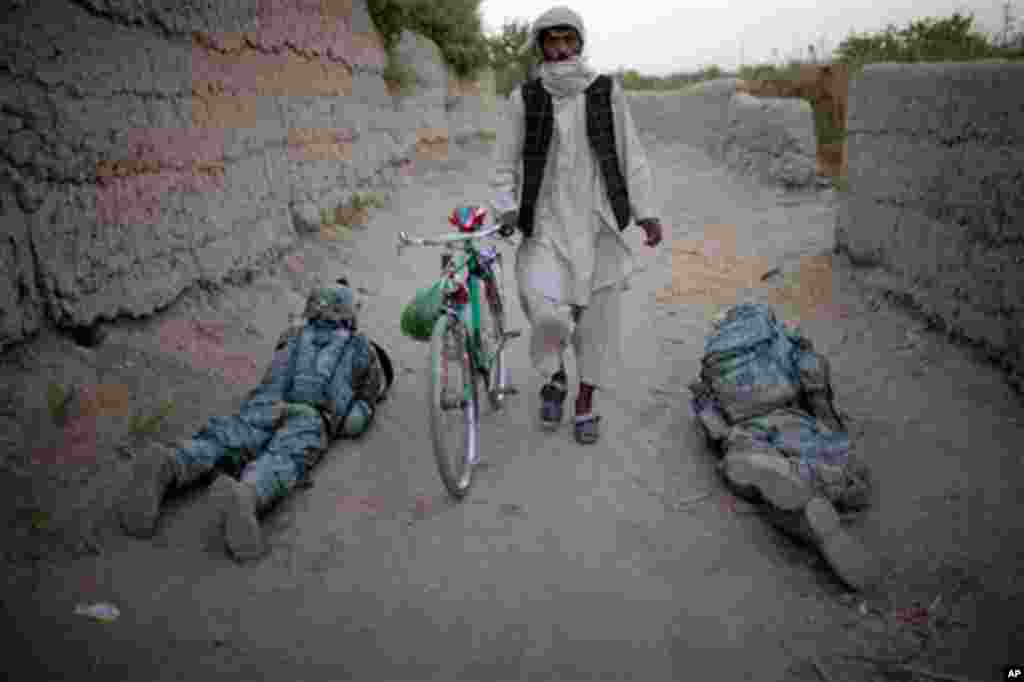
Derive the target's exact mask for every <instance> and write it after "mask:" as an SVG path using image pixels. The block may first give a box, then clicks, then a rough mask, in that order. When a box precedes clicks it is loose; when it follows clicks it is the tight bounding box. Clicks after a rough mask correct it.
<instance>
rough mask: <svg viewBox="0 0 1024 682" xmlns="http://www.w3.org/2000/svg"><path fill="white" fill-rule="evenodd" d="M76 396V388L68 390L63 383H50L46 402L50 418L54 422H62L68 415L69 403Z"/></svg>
mask: <svg viewBox="0 0 1024 682" xmlns="http://www.w3.org/2000/svg"><path fill="white" fill-rule="evenodd" d="M72 398H74V390H73V389H72V390H67V389H65V388H64V386H63V385H61V384H57V383H52V382H51V383H50V385H49V386H47V388H46V404H47V407H49V410H50V418H51V419H53V421H54V423H56V424H62V423H64V420H65V419H67V416H68V405H69V404H70V403H71V399H72Z"/></svg>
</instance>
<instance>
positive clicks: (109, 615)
mask: <svg viewBox="0 0 1024 682" xmlns="http://www.w3.org/2000/svg"><path fill="white" fill-rule="evenodd" d="M75 615H76V616H88V617H89V618H93V619H95V620H98V621H101V622H104V623H112V622H114V621H115V620H117V617H118V616H120V615H121V612H120V611H119V610H118V608H117V607H116V606H114V605H113V604H91V605H88V606H87V605H85V604H79V605H78V606H76V607H75Z"/></svg>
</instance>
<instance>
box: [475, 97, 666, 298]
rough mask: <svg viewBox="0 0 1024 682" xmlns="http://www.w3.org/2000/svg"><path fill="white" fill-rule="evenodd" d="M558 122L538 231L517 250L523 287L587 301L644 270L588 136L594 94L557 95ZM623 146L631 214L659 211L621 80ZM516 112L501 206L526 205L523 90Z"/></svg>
mask: <svg viewBox="0 0 1024 682" xmlns="http://www.w3.org/2000/svg"><path fill="white" fill-rule="evenodd" d="M552 107H553V109H554V112H553V113H554V126H553V131H552V139H551V147H550V149H549V150H548V160H547V166H546V168H545V170H544V181H543V183H542V185H541V190H540V195H539V196H538V198H537V207H536V213H535V218H534V228H533V236H532V238H530V239H524V240H523V241H522V243H521V245H520V248H519V252H518V254H517V256H516V266H517V267H516V270H517V272H518V273H519V275H520V278H519V279H520V281H519V285H520V287H521V288H523V289H526V290H528V291H532V292H533V293H536V294H541V295H543V296H544V297H545V298H546V299H548V300H551V301H552V302H556V303H558V304H563V305H564V304H574V305H580V306H586V305H588V304H589V302H590V297H591V294H592V293H593V292H594V291H597V290H599V289H602V288H604V287H607V286H612V285H616V284H618V285H621V286H622V287H623V288H625V287H627V286H628V281H629V277H630V275H631V274H632V273H633V272H634V271H635V270H636V261H635V258H634V256H633V252H632V249H630V248H629V246H628V245H627V244H626V242H625V240H624V239H623V237H622V234H621V232H620V231H619V228H618V224H617V223H616V221H615V215H614V213H613V212H612V207H611V203H610V202H609V200H608V194H607V192H606V190H605V184H604V177H603V175H602V174H601V169H600V166H599V164H598V163H597V158H596V157H595V156H594V154H593V151H592V149H591V147H590V140H589V139H588V137H587V120H586V108H587V107H586V94H585V93H580V94H579V95H577V96H575V97H569V98H558V97H552ZM612 110H613V113H614V120H615V145H616V151H617V152H618V157H619V166H620V169H621V171H622V177H623V178H624V180H625V181H626V187H627V189H628V192H629V203H630V209H631V211H632V215H631V220H637V219H641V218H652V217H654V216H655V212H654V210H653V207H652V206H651V200H652V197H653V188H652V178H651V171H650V167H649V166H648V164H647V156H646V154H645V153H644V150H643V148H642V147H641V145H640V139H639V136H638V135H637V132H636V127H635V126H634V124H633V119H632V116H631V115H630V112H629V107H628V101H627V99H626V95H625V93H623V92H622V90H621V88H620V86H619V84H618V83H615V84H614V86H613V88H612ZM507 111H508V119H507V120H506V121H505V126H504V130H503V131H502V135H501V137H500V139H499V141H498V145H497V149H496V152H495V170H494V175H493V177H492V179H491V187H492V189H493V190H494V191H495V192H496V200H495V205H496V206H502V205H513V206H514V207H516V208H518V205H519V199H520V196H521V195H520V193H521V191H522V151H523V138H524V135H525V127H526V119H525V105H524V103H523V97H522V91H521V90H520V89H519V88H516V89H515V90H514V91H513V92H512V94H511V96H510V97H509V101H508V109H507Z"/></svg>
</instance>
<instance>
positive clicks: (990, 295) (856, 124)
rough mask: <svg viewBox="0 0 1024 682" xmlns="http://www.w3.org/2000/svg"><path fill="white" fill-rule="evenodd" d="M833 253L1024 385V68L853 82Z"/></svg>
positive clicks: (962, 68) (880, 75)
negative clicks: (876, 273)
mask: <svg viewBox="0 0 1024 682" xmlns="http://www.w3.org/2000/svg"><path fill="white" fill-rule="evenodd" d="M849 106H850V109H849V127H848V134H849V138H848V144H849V191H848V192H847V193H845V195H844V197H843V200H842V202H841V209H840V212H839V216H838V218H837V224H836V242H837V246H838V247H839V248H840V249H842V250H844V251H845V252H847V253H848V254H849V256H850V258H851V260H853V261H854V262H857V263H861V264H864V265H870V266H878V268H879V270H882V271H884V272H886V273H887V274H888V278H887V279H886V280H885V281H886V284H885V288H888V289H890V290H892V291H893V292H896V293H898V294H900V295H901V296H903V297H904V298H905V299H908V300H909V301H910V302H911V303H912V305H913V306H915V307H917V308H919V309H920V310H922V311H923V312H924V313H925V314H927V315H928V316H929V317H931V319H932V320H933V322H934V323H935V324H937V325H938V326H940V327H943V328H945V329H946V330H947V331H948V332H949V333H950V334H951V335H953V336H956V337H960V338H962V339H964V340H967V341H970V342H973V343H975V344H977V345H980V346H981V347H982V348H984V349H985V350H986V352H987V353H988V355H989V356H990V357H991V358H992V359H994V360H996V361H997V362H1000V363H1001V365H1002V366H1003V368H1004V369H1005V370H1006V371H1007V372H1008V373H1009V374H1010V378H1011V382H1013V383H1014V384H1016V386H1017V387H1018V388H1019V389H1020V388H1024V385H1022V382H1024V350H1022V349H1024V123H1022V119H1024V64H1012V63H964V64H879V65H873V66H869V67H867V68H866V69H865V71H864V73H863V75H862V76H861V77H860V78H858V79H856V80H854V81H852V82H851V84H850V105H849Z"/></svg>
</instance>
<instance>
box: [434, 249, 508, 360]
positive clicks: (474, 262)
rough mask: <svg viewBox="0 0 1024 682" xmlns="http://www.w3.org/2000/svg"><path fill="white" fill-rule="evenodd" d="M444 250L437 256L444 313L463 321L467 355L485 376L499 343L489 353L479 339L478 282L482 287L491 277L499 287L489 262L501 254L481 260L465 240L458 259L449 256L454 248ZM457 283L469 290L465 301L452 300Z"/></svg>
mask: <svg viewBox="0 0 1024 682" xmlns="http://www.w3.org/2000/svg"><path fill="white" fill-rule="evenodd" d="M447 249H448V251H449V253H444V254H442V256H441V262H442V272H441V278H442V279H443V281H444V282H445V284H444V285H442V290H443V291H444V293H445V297H446V302H445V312H446V314H448V315H451V316H453V317H457V318H459V319H461V320H462V321H463V322H464V323H465V325H466V329H467V330H468V332H469V338H468V339H467V343H468V346H469V352H470V356H471V357H472V359H473V367H474V368H475V369H476V370H477V371H479V372H480V373H482V374H485V375H486V374H488V373H489V372H490V371H491V367H492V366H493V364H494V359H495V358H496V357H497V355H498V352H499V351H500V350H501V345H499V346H498V347H496V348H494V349H493V351H492V352H491V353H485V352H484V348H483V342H482V339H481V335H482V330H481V322H482V320H481V307H482V305H483V300H482V291H481V289H482V287H481V286H480V284H481V282H484V283H485V286H486V282H487V281H488V280H491V281H493V282H494V286H495V287H500V286H501V283H500V282H498V281H497V276H496V274H495V272H494V268H493V267H492V263H494V262H498V261H500V259H501V254H500V253H498V254H495V255H494V258H493V260H485V259H484V258H482V257H481V256H482V255H483V254H481V252H480V250H479V249H477V248H476V245H475V244H473V242H471V241H467V242H466V243H465V245H464V247H463V252H464V254H465V255H464V256H463V257H462V258H461V259H456V258H453V254H452V253H450V252H451V251H454V247H451V246H448V247H447ZM453 261H454V262H453ZM463 271H465V273H466V275H465V281H464V282H462V281H460V279H459V274H460V273H462V272H463ZM461 284H465V286H466V289H467V291H468V293H469V300H468V301H466V302H464V303H459V302H457V301H453V300H452V299H453V295H454V293H455V292H456V291H458V286H459V285H461ZM499 344H502V345H503V343H502V342H501V341H499Z"/></svg>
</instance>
